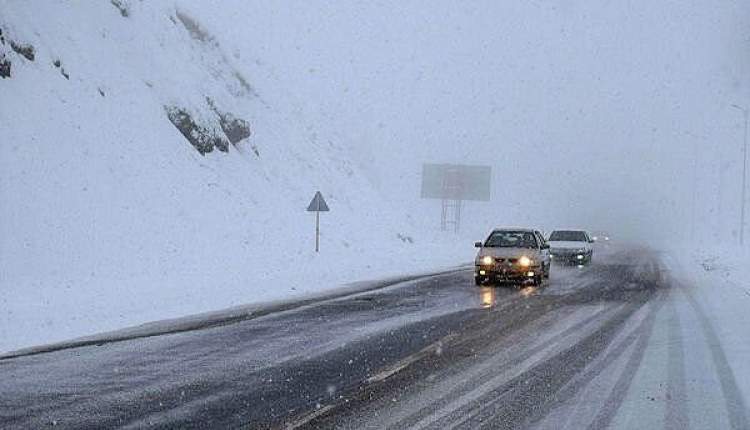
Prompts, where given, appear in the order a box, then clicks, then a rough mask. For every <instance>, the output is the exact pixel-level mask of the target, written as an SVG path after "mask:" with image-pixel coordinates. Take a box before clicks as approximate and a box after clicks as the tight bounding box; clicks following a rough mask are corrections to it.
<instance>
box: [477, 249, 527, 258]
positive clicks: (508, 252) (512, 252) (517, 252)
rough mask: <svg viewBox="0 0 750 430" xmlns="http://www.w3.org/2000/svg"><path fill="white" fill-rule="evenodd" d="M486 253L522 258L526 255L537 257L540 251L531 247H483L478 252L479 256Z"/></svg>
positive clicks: (497, 256) (502, 256)
mask: <svg viewBox="0 0 750 430" xmlns="http://www.w3.org/2000/svg"><path fill="white" fill-rule="evenodd" d="M485 255H489V256H491V257H495V258H520V257H522V256H524V255H525V256H527V257H529V258H536V257H538V255H539V251H537V250H535V249H531V248H482V249H480V250H479V253H477V258H479V257H484V256H485Z"/></svg>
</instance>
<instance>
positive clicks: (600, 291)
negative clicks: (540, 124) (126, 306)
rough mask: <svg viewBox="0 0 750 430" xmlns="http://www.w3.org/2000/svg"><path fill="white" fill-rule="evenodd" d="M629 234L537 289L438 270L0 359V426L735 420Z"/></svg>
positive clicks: (672, 286) (724, 381)
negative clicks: (227, 318)
mask: <svg viewBox="0 0 750 430" xmlns="http://www.w3.org/2000/svg"><path fill="white" fill-rule="evenodd" d="M672 267H673V266H670V265H667V264H664V263H663V262H662V260H661V256H660V255H659V254H657V253H654V252H651V251H648V250H645V249H634V248H629V249H625V248H623V249H619V250H613V251H611V252H609V253H607V255H605V256H599V257H598V258H596V259H595V263H594V264H593V265H592V266H591V267H587V268H584V269H578V268H556V269H557V270H556V271H554V272H553V275H552V279H551V281H550V282H549V284H548V285H546V286H545V287H543V288H534V287H526V288H522V289H513V288H504V287H498V288H478V287H474V286H473V284H472V282H471V273H470V272H468V271H466V272H458V273H456V272H454V273H449V274H444V275H437V276H431V277H427V278H424V279H420V280H417V281H411V282H405V283H401V284H398V285H394V286H391V287H387V288H384V289H381V290H377V291H370V292H366V293H361V294H357V295H354V296H349V297H345V298H340V299H336V300H328V301H324V302H321V303H317V304H312V305H306V306H304V307H301V308H298V309H293V310H287V311H284V312H280V313H276V314H272V315H266V316H263V317H259V318H256V319H252V320H247V321H242V322H239V323H235V324H230V325H226V326H222V327H215V328H211V329H206V330H200V331H194V332H186V333H180V334H173V335H166V336H160V337H154V338H146V339H136V340H130V341H124V342H117V343H111V344H105V345H101V346H89V347H81V348H75V349H69V350H63V351H57V352H52V353H45V354H39V355H33V356H27V357H19V358H13V359H7V360H2V361H0V427H1V428H41V427H46V426H50V425H56V428H109V427H124V428H143V427H151V426H153V427H155V428H159V427H164V428H227V427H239V428H394V429H400V428H441V429H442V428H467V429H469V428H472V429H473V428H543V429H552V428H555V429H557V428H570V429H580V428H590V429H598V428H604V427H608V426H609V427H612V428H691V427H692V428H704V427H707V426H709V425H710V426H713V427H715V428H735V429H748V428H750V424H749V421H748V410H747V402H746V400H745V399H746V396H747V392H746V391H743V390H747V381H745V380H744V378H737V377H735V373H736V372H734V371H733V368H732V363H731V362H730V361H731V360H730V359H729V358H728V355H727V353H726V351H725V346H726V345H722V342H721V340H720V339H719V336H718V335H717V330H716V327H715V326H714V323H712V320H711V318H710V316H707V311H706V309H704V308H703V307H702V303H701V301H700V300H699V299H698V298H697V297H699V296H697V295H696V294H695V292H694V291H693V289H692V287H691V286H690V285H687V284H686V283H685V282H684V281H676V280H675V279H676V277H674V276H673V273H672V271H674V270H676V269H674V268H672Z"/></svg>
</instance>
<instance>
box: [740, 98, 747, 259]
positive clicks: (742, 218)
mask: <svg viewBox="0 0 750 430" xmlns="http://www.w3.org/2000/svg"><path fill="white" fill-rule="evenodd" d="M744 113H745V137H744V140H743V143H742V206H741V209H740V246H744V244H745V203H746V200H747V198H746V197H745V193H746V188H747V120H748V118H747V117H748V111H747V109H745V110H744Z"/></svg>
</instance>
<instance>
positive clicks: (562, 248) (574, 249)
mask: <svg viewBox="0 0 750 430" xmlns="http://www.w3.org/2000/svg"><path fill="white" fill-rule="evenodd" d="M548 242H549V246H550V254H551V257H552V260H553V261H555V262H558V263H567V264H578V265H584V264H589V263H591V258H592V257H593V254H594V250H593V248H592V246H591V244H592V243H593V242H594V240H593V239H592V238H591V235H589V233H588V232H587V231H585V230H555V231H553V232H552V233H551V234H550V235H549V239H548Z"/></svg>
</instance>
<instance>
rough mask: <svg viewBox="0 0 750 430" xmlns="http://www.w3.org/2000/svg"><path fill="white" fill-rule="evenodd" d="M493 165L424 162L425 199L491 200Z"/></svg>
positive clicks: (423, 183)
mask: <svg viewBox="0 0 750 430" xmlns="http://www.w3.org/2000/svg"><path fill="white" fill-rule="evenodd" d="M491 178H492V167H490V166H467V165H461V164H423V165H422V192H421V196H422V198H423V199H442V200H478V201H489V200H490V181H491Z"/></svg>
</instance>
